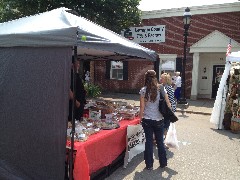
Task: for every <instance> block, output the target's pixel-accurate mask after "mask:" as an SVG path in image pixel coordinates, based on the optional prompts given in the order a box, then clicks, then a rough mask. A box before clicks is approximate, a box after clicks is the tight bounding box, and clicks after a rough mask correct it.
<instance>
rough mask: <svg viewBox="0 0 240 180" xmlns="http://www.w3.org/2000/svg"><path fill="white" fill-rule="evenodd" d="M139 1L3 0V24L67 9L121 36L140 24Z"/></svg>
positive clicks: (0, 12) (0, 14) (0, 15)
mask: <svg viewBox="0 0 240 180" xmlns="http://www.w3.org/2000/svg"><path fill="white" fill-rule="evenodd" d="M139 2H140V0H0V22H5V21H9V20H13V19H17V18H20V17H24V16H29V15H34V14H37V13H42V12H45V11H50V10H52V9H55V8H59V7H66V8H69V9H72V10H74V11H75V12H77V13H78V14H79V15H80V16H82V17H85V18H87V19H89V20H91V21H93V22H95V23H97V24H99V25H101V26H103V27H105V28H107V29H111V30H112V31H114V32H116V33H120V31H121V30H123V29H125V28H128V27H130V26H136V25H139V23H140V13H141V11H140V10H139V9H138V8H137V6H138V5H139Z"/></svg>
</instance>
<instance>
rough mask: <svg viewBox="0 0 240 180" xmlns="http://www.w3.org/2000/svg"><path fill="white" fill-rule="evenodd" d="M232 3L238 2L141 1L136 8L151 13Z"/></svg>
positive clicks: (229, 0) (221, 0)
mask: <svg viewBox="0 0 240 180" xmlns="http://www.w3.org/2000/svg"><path fill="white" fill-rule="evenodd" d="M233 2H238V0H141V2H140V5H139V6H138V8H139V9H140V10H142V11H152V10H160V9H172V8H181V7H192V6H202V5H211V4H224V3H233ZM239 3H240V2H239Z"/></svg>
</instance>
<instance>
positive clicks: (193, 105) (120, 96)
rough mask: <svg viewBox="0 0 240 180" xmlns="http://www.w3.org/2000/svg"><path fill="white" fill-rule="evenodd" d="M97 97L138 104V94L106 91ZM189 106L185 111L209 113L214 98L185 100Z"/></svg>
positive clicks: (178, 110)
mask: <svg viewBox="0 0 240 180" xmlns="http://www.w3.org/2000/svg"><path fill="white" fill-rule="evenodd" d="M99 98H101V99H105V100H111V101H123V102H128V103H130V104H133V105H135V106H139V105H140V102H139V95H138V94H124V93H107V94H102V95H101V96H100V97H99ZM187 102H188V103H189V107H188V108H187V109H186V110H185V112H187V113H194V114H203V115H211V113H212V109H213V106H214V100H211V99H198V100H187ZM177 112H181V109H179V108H177Z"/></svg>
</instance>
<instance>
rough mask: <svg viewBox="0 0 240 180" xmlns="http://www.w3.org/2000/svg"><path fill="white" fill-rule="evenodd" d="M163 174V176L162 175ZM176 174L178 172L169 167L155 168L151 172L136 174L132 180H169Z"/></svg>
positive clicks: (144, 171)
mask: <svg viewBox="0 0 240 180" xmlns="http://www.w3.org/2000/svg"><path fill="white" fill-rule="evenodd" d="M163 174H164V175H163ZM176 174H178V172H176V171H174V170H172V169H171V168H169V167H165V168H160V167H159V168H157V169H154V170H152V171H149V170H146V169H144V170H143V171H142V172H136V173H135V175H134V178H133V179H134V180H139V179H166V180H170V179H171V178H172V176H173V175H176Z"/></svg>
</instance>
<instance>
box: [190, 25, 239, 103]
mask: <svg viewBox="0 0 240 180" xmlns="http://www.w3.org/2000/svg"><path fill="white" fill-rule="evenodd" d="M230 39H231V38H230V37H228V36H226V35H225V34H223V33H221V32H220V31H217V30H215V31H213V32H212V33H210V34H209V35H207V36H205V37H204V38H203V39H201V40H200V41H198V42H197V43H195V44H193V45H192V46H191V47H190V53H193V69H192V89H191V99H193V100H195V99H197V98H209V99H210V98H215V94H214V93H215V91H216V88H215V86H214V85H215V73H218V72H222V69H224V65H225V59H226V50H227V46H228V44H229V42H230ZM231 45H232V51H239V50H240V43H238V42H236V41H234V39H232V40H231Z"/></svg>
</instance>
